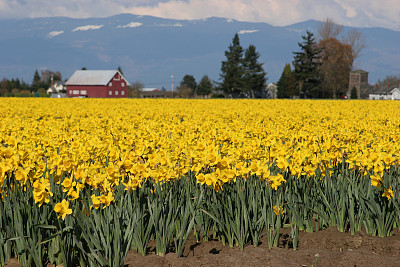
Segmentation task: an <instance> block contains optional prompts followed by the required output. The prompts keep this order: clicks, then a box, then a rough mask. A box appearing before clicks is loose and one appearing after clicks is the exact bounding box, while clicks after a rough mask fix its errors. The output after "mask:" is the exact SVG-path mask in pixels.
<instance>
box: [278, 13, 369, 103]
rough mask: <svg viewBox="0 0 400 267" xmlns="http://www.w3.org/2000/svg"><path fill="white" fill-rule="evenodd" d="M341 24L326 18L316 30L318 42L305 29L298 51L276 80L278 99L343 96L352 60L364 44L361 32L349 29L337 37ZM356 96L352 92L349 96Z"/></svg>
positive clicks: (345, 91) (341, 28) (341, 29)
mask: <svg viewBox="0 0 400 267" xmlns="http://www.w3.org/2000/svg"><path fill="white" fill-rule="evenodd" d="M342 31H343V26H341V25H337V24H335V23H334V22H333V20H332V19H330V18H328V19H326V20H325V22H324V23H322V24H321V26H320V27H319V29H318V35H319V41H318V42H317V41H316V37H315V36H314V34H313V33H311V32H309V31H307V35H305V36H302V42H300V43H298V45H299V47H300V51H299V52H293V55H294V60H293V62H292V65H293V69H292V68H291V65H290V64H289V63H287V64H286V65H285V67H284V70H283V72H282V75H281V77H280V79H279V81H278V83H277V87H278V92H277V96H278V98H292V97H300V98H344V97H346V95H347V94H348V85H349V76H350V71H351V70H352V68H353V63H354V61H355V60H356V59H357V58H358V57H359V56H360V54H361V52H362V50H363V49H364V47H365V42H364V39H363V37H362V35H361V33H360V32H358V31H356V30H350V31H349V32H347V35H346V36H344V37H342V38H341V40H339V39H338V38H339V35H340V34H341V33H342ZM354 97H355V95H354V94H352V98H354Z"/></svg>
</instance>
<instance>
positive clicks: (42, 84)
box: [0, 70, 62, 96]
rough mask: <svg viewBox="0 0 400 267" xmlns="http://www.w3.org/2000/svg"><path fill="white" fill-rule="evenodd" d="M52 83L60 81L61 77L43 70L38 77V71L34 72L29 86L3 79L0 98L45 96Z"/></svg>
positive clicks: (17, 80)
mask: <svg viewBox="0 0 400 267" xmlns="http://www.w3.org/2000/svg"><path fill="white" fill-rule="evenodd" d="M52 81H53V82H57V81H62V75H61V73H60V72H59V71H57V72H53V71H50V70H44V71H42V72H41V75H40V74H39V72H38V70H35V73H34V74H33V79H32V83H31V84H28V83H27V82H25V81H24V80H20V79H18V78H16V79H14V78H12V79H7V78H3V79H2V80H1V82H0V96H32V95H34V94H39V95H41V96H45V95H47V93H46V91H47V89H48V88H49V87H50V86H51V83H52Z"/></svg>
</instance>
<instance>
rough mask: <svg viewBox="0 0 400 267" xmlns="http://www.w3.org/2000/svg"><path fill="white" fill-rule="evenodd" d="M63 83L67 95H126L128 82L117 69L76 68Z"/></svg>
mask: <svg viewBox="0 0 400 267" xmlns="http://www.w3.org/2000/svg"><path fill="white" fill-rule="evenodd" d="M65 85H66V87H67V95H68V97H128V86H129V83H128V82H127V81H126V80H125V78H124V76H122V74H121V73H120V72H119V71H117V70H77V71H75V72H74V74H72V76H71V77H70V78H69V79H68V81H67V82H66V83H65Z"/></svg>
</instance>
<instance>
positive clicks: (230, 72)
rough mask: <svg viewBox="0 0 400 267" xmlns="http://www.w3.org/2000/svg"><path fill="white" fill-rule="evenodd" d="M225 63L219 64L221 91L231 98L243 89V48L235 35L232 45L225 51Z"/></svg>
mask: <svg viewBox="0 0 400 267" xmlns="http://www.w3.org/2000/svg"><path fill="white" fill-rule="evenodd" d="M225 57H226V61H222V64H221V74H220V77H221V80H222V82H221V83H220V86H221V90H222V91H223V92H224V93H225V94H226V95H229V96H231V97H238V96H240V95H241V92H242V90H243V89H242V88H243V74H244V71H243V65H242V60H243V48H242V46H241V45H240V40H239V35H238V34H237V33H236V34H235V36H234V37H233V40H232V44H231V45H230V46H229V47H228V50H227V51H225Z"/></svg>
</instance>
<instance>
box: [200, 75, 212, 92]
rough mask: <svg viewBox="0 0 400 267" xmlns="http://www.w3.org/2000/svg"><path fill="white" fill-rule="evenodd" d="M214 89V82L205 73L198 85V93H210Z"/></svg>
mask: <svg viewBox="0 0 400 267" xmlns="http://www.w3.org/2000/svg"><path fill="white" fill-rule="evenodd" d="M212 90H213V84H212V82H211V80H210V78H208V76H207V75H204V76H203V78H201V80H200V82H199V85H198V86H197V94H198V95H209V94H211V92H212Z"/></svg>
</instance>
